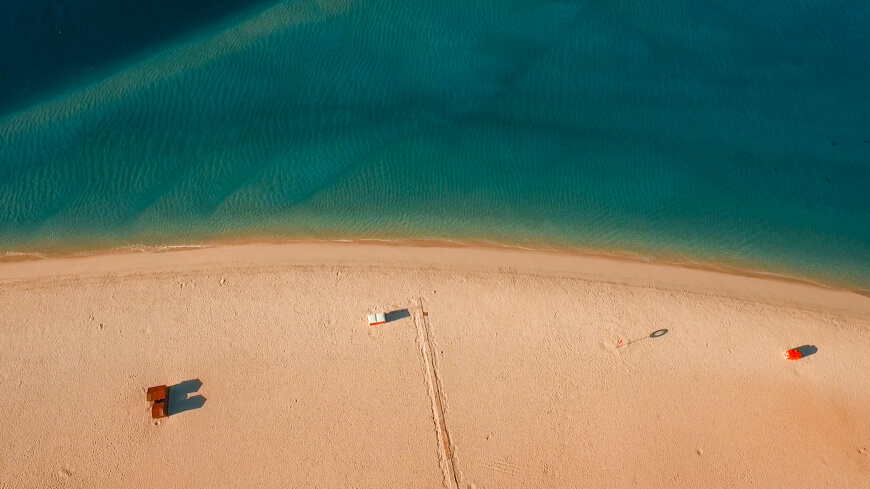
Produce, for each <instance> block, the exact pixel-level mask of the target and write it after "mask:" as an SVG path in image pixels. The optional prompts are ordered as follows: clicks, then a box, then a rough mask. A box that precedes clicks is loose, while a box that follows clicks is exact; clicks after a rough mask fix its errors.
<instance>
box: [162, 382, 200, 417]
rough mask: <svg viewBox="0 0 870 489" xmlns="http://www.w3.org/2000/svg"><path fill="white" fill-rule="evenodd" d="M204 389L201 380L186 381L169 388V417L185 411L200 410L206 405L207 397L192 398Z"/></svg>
mask: <svg viewBox="0 0 870 489" xmlns="http://www.w3.org/2000/svg"><path fill="white" fill-rule="evenodd" d="M201 387H202V382H200V380H199V379H194V380H185V381H184V382H181V383H179V384H175V385H173V386H170V387H169V406H168V411H169V412H168V413H167V415H169V416H174V415H176V414H179V413H183V412H185V411H192V410H194V409H199V408H201V407H202V406H203V404H205V397H203V396H191V394H195V393H196V392H197V391H199V389H200V388H201Z"/></svg>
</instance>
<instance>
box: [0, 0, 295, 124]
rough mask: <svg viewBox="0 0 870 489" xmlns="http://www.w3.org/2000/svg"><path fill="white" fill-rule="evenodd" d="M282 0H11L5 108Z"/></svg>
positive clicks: (4, 30) (0, 35)
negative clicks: (119, 0)
mask: <svg viewBox="0 0 870 489" xmlns="http://www.w3.org/2000/svg"><path fill="white" fill-rule="evenodd" d="M276 3H278V1H277V0H208V1H206V0H184V1H177V0H152V1H147V2H146V1H141V0H133V1H122V2H115V1H100V0H6V1H4V2H3V6H2V10H3V14H2V15H0V46H2V47H3V49H2V50H0V75H2V76H0V115H2V114H4V113H8V112H11V111H14V110H16V109H20V108H23V107H25V106H27V105H30V104H32V103H34V102H36V101H38V100H40V99H41V98H43V97H45V96H46V95H48V94H51V93H54V92H58V91H63V90H64V88H66V87H67V86H68V85H73V86H74V85H78V84H81V83H84V82H87V81H89V80H93V79H94V77H97V76H100V75H101V74H103V73H104V72H105V68H106V67H109V66H112V65H114V64H117V63H120V62H123V61H124V60H127V59H130V58H135V57H137V56H140V55H142V54H147V53H149V52H154V51H155V50H156V49H157V48H162V47H166V46H167V45H168V44H171V43H172V42H173V41H175V40H177V39H179V38H182V37H184V36H185V35H188V34H190V33H192V32H196V31H198V30H200V29H203V28H206V27H208V26H211V25H213V24H219V23H220V22H221V21H223V20H225V19H226V18H227V17H235V16H238V15H240V14H245V13H250V12H254V11H256V10H258V9H263V8H267V7H268V6H269V5H274V4H276Z"/></svg>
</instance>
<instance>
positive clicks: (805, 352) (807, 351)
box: [795, 345, 819, 358]
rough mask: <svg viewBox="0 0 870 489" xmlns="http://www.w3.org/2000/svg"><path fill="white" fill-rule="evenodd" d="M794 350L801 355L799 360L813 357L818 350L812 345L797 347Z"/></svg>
mask: <svg viewBox="0 0 870 489" xmlns="http://www.w3.org/2000/svg"><path fill="white" fill-rule="evenodd" d="M795 350H797V351H799V352H800V353H801V358H806V357H808V356H810V355H815V353H816V352H817V351H819V349H818V348H816V347H815V346H814V345H804V346H799V347H797V348H795Z"/></svg>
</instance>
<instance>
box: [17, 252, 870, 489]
mask: <svg viewBox="0 0 870 489" xmlns="http://www.w3.org/2000/svg"><path fill="white" fill-rule="evenodd" d="M0 311H2V314H0V392H2V394H3V395H2V396H0V440H2V441H3V443H2V445H0V488H3V489H12V488H32V487H70V488H117V487H131V488H133V487H135V488H138V487H220V488H249V487H262V488H272V487H275V488H277V487H311V488H314V487H378V488H379V487H401V488H404V487H408V488H411V487H413V488H463V489H465V488H511V487H536V488H538V487H558V488H577V487H580V488H584V487H588V488H599V487H612V488H623V487H643V488H674V487H686V488H693V487H705V488H711V487H721V488H726V487H727V488H740V487H782V486H786V487H836V488H870V297H867V296H866V295H863V294H859V293H856V292H850V291H846V290H832V289H824V288H821V287H817V286H813V285H809V284H802V283H797V282H789V281H782V280H775V279H767V278H762V277H748V276H740V275H735V274H727V273H721V272H716V271H711V270H699V269H689V268H681V267H676V266H669V265H660V264H649V263H642V262H632V261H626V260H616V259H610V258H606V257H593V256H575V255H569V254H561V253H545V252H532V251H520V250H507V249H505V250H499V249H478V248H441V247H409V246H389V245H375V244H343V243H334V244H327V243H297V244H246V245H239V246H220V247H214V248H203V249H196V250H181V251H172V252H162V253H117V254H104V255H96V256H90V257H72V258H47V259H41V260H28V261H15V262H7V263H0ZM376 311H385V312H394V313H393V314H391V315H390V316H389V319H390V321H389V322H388V323H387V324H385V325H382V326H376V327H370V326H369V325H368V324H367V322H366V313H369V312H376ZM654 332H656V334H655V335H653V333H654ZM651 335H653V336H654V337H653V336H651ZM619 340H622V341H623V346H620V347H618V342H619ZM802 346H803V347H806V349H805V351H806V352H809V353H812V354H810V355H809V356H807V357H805V358H803V359H801V360H799V361H786V360H785V359H784V358H783V352H784V351H785V350H786V349H788V348H795V347H802ZM160 384H167V385H171V386H173V385H174V386H177V387H176V390H175V391H173V392H175V393H176V394H175V395H176V396H179V395H180V397H176V398H174V399H173V398H171V399H170V403H171V404H170V411H171V412H172V409H173V403H174V406H175V409H176V411H175V412H173V413H172V415H171V416H169V417H167V418H163V419H161V420H158V421H155V420H152V419H151V417H150V412H149V406H148V403H147V402H146V400H145V389H146V388H147V387H150V386H154V385H160Z"/></svg>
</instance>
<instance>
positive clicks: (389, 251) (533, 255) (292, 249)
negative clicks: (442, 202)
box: [0, 240, 870, 316]
mask: <svg viewBox="0 0 870 489" xmlns="http://www.w3.org/2000/svg"><path fill="white" fill-rule="evenodd" d="M343 266H346V267H363V268H367V269H377V268H380V269H384V270H388V269H407V270H424V271H425V270H439V271H461V272H468V271H476V272H498V273H510V274H519V275H530V276H549V277H566V278H575V279H579V280H581V281H585V282H594V283H614V284H622V285H629V286H635V287H646V288H649V287H652V288H656V289H661V290H672V291H680V292H688V293H700V294H705V295H712V296H721V297H728V298H735V299H741V300H746V301H751V302H763V303H769V304H780V305H786V306H788V307H797V308H801V309H818V310H839V311H847V312H854V313H858V314H859V315H868V316H870V293H868V292H866V291H863V290H860V289H859V290H856V289H848V288H835V287H828V286H825V285H822V284H817V283H814V282H810V281H806V280H800V279H795V278H790V277H780V276H776V275H768V274H764V273H753V272H747V271H740V270H731V269H727V268H719V267H715V266H704V265H703V264H700V265H695V264H691V263H689V264H687V263H681V264H675V263H666V262H658V261H653V260H645V259H641V258H639V257H634V256H631V255H611V254H604V253H584V252H581V251H578V250H571V251H561V250H535V249H526V248H519V247H509V246H499V245H491V246H487V245H486V244H469V243H459V242H442V241H400V240H391V241H377V240H352V241H351V240H348V241H319V240H300V241H287V240H276V241H274V242H263V241H262V240H256V241H254V240H252V241H247V242H245V241H241V240H240V241H238V242H235V243H232V244H230V243H220V244H217V243H216V244H203V245H197V246H171V247H156V248H148V247H129V248H123V249H115V250H106V251H101V252H93V253H79V254H69V255H60V254H58V255H39V256H35V255H30V256H26V257H22V256H16V257H15V258H14V259H12V260H6V261H3V260H0V286H3V285H8V284H12V283H20V282H26V281H32V280H57V279H61V278H67V279H82V278H85V277H88V276H97V275H107V274H110V275H117V276H127V275H136V274H146V275H147V274H153V273H160V274H165V273H168V274H184V273H194V272H199V271H203V270H207V269H213V268H216V267H222V268H227V267H229V268H233V269H250V268H267V267H279V268H280V267H291V268H293V267H343Z"/></svg>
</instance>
